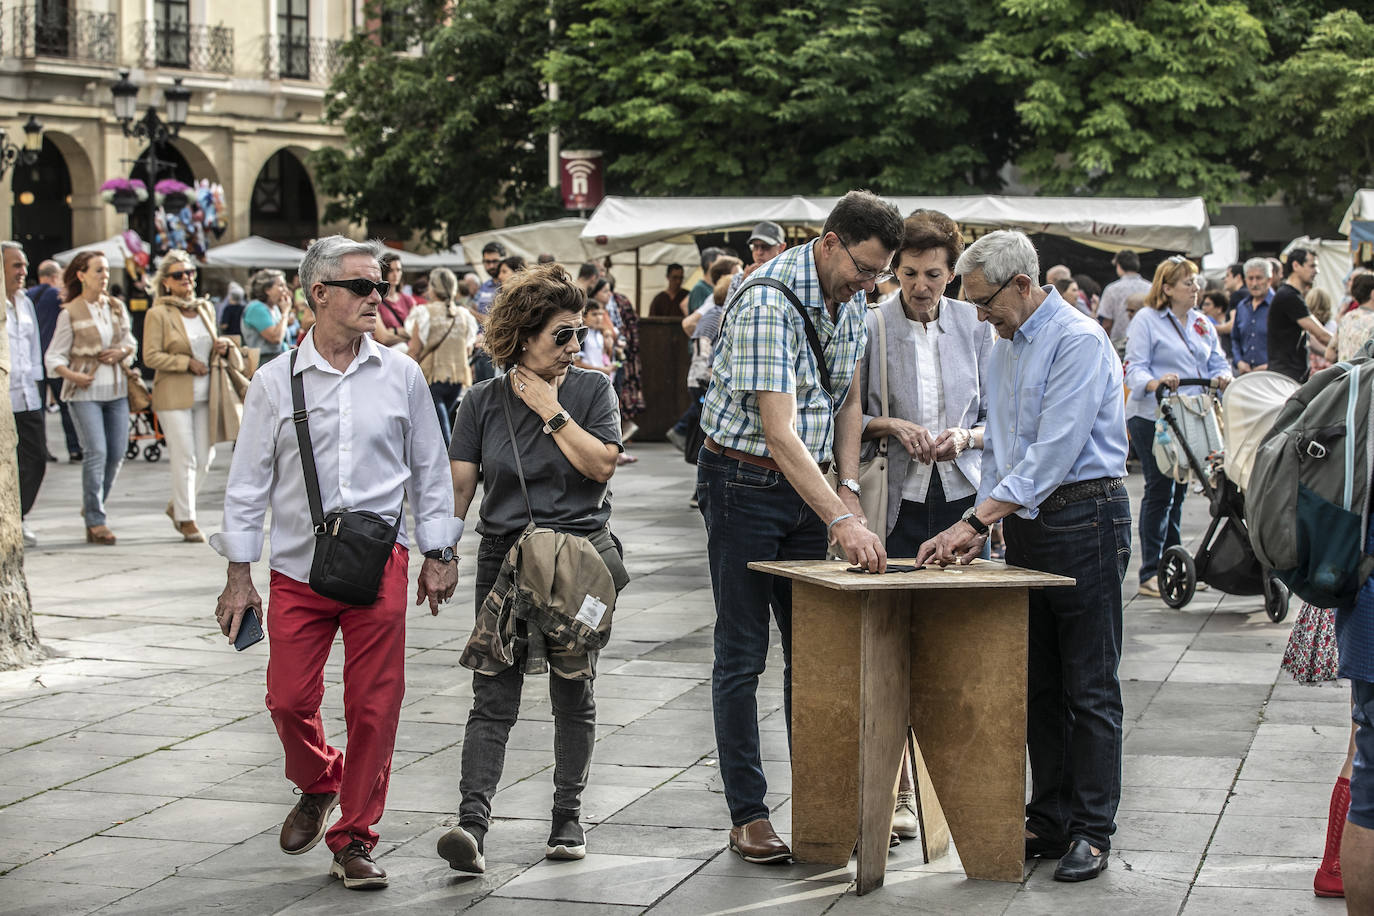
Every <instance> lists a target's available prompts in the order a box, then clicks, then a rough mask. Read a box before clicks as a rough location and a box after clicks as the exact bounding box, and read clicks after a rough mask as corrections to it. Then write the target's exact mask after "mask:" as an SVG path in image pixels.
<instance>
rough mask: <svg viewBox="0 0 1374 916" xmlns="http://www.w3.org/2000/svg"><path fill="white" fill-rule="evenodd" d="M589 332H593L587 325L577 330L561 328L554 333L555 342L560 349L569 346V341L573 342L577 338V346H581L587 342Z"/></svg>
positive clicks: (576, 328)
mask: <svg viewBox="0 0 1374 916" xmlns="http://www.w3.org/2000/svg"><path fill="white" fill-rule="evenodd" d="M589 331H591V328H589V327H587V326H586V325H585V324H584V325H581V326H579V327H575V328H574V327H564V328H559V329H558V330H557V331H554V332H553V342H554V343H556V344H558V346H560V347H566V346H567V345H568V341H570V340H572V339H573V337H574V336H576V337H577V345H578V346H581V345H582V344H584V343H586V342H587V333H588V332H589Z"/></svg>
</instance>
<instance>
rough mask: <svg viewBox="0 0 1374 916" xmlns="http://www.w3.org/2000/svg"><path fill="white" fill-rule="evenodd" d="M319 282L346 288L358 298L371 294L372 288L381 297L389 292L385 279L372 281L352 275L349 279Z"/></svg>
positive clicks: (389, 288)
mask: <svg viewBox="0 0 1374 916" xmlns="http://www.w3.org/2000/svg"><path fill="white" fill-rule="evenodd" d="M320 282H321V283H323V284H324V285H325V286H338V287H340V288H342V289H346V290H348V291H349V292H350V293H352V294H353V295H355V296H357V297H359V298H362V297H364V296H370V295H372V291H373V290H374V289H375V290H376V291H377V295H379V296H381V297H382V298H383V299H385V298H386V294H387V293H389V292H391V284H390V283H388V282H386V281H385V280H382V281H381V282H377V283H374V282H373V281H371V280H367V279H364V278H363V277H354V278H353V279H351V280H321V281H320Z"/></svg>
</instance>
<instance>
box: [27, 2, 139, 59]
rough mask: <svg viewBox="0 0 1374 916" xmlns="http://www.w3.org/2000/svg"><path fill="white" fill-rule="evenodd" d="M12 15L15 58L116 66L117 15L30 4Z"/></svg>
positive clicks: (117, 49) (117, 43)
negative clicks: (36, 58) (51, 59)
mask: <svg viewBox="0 0 1374 916" xmlns="http://www.w3.org/2000/svg"><path fill="white" fill-rule="evenodd" d="M8 12H9V14H10V28H11V32H10V34H11V36H13V37H12V45H11V47H10V49H9V50H10V51H11V53H13V55H14V56H15V57H18V58H29V59H31V58H35V57H59V58H66V59H67V60H72V61H80V62H82V63H96V64H113V63H114V62H115V58H116V56H117V55H118V53H119V29H118V26H117V25H116V22H117V19H116V15H115V14H114V13H96V12H91V11H90V10H77V9H63V8H61V7H59V6H58V5H56V4H54V5H52V6H48V5H47V4H42V5H36V4H26V5H23V6H16V7H12V8H10V9H9V10H8Z"/></svg>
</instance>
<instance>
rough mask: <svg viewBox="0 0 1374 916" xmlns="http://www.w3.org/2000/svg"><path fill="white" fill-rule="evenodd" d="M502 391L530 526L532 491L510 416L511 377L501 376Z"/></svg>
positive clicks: (504, 410)
mask: <svg viewBox="0 0 1374 916" xmlns="http://www.w3.org/2000/svg"><path fill="white" fill-rule="evenodd" d="M500 385H501V388H502V389H503V390H502V391H501V410H502V411H503V412H504V413H505V415H506V431H507V432H509V433H510V450H511V454H513V455H514V456H515V473H516V474H518V475H519V476H520V492H521V493H522V494H524V496H525V511H526V512H528V513H529V515H530V524H531V525H533V524H534V506H532V505H531V504H530V491H529V489H528V488H527V487H526V486H525V467H524V465H523V464H521V462H520V447H519V445H517V444H516V441H515V421H514V420H512V419H511V416H510V399H511V398H512V397H514V395H512V394H511V392H510V375H509V374H507V375H503V376H500Z"/></svg>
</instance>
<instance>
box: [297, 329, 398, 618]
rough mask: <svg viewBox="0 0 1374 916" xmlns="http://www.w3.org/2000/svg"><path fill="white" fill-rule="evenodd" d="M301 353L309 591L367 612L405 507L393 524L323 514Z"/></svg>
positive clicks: (339, 512)
mask: <svg viewBox="0 0 1374 916" xmlns="http://www.w3.org/2000/svg"><path fill="white" fill-rule="evenodd" d="M299 352H300V351H298V350H292V351H291V409H292V411H293V412H292V415H291V419H292V421H293V422H294V423H295V425H296V442H297V444H298V445H299V446H300V452H301V470H302V472H303V473H304V474H305V493H306V498H307V501H308V502H309V503H310V520H311V522H313V523H314V526H315V555H314V558H313V559H312V561H311V563H310V588H311V589H312V590H313V591H314V592H315V593H316V594H318V595H320V596H322V597H325V598H329V599H332V600H334V601H338V602H341V603H343V604H351V605H354V606H359V607H366V606H367V605H370V604H373V603H375V602H376V600H377V593H378V592H379V591H380V590H381V585H382V573H383V572H385V571H386V564H387V561H389V560H390V559H391V550H392V548H393V547H394V546H395V545H396V535H397V534H399V533H400V530H401V521H402V519H404V518H405V512H404V509H405V505H404V503H402V505H401V506H398V507H397V509H396V523H395V524H394V525H393V524H391V523H390V522H388V521H387V520H386V519H384V518H382V517H381V516H380V515H378V514H377V513H376V512H368V511H366V510H361V509H334V510H332V511H331V512H329V514H327V515H326V514H325V512H324V507H323V504H322V503H321V501H320V480H319V476H318V474H317V472H316V470H315V449H314V446H313V445H312V444H311V442H310V417H309V415H308V413H307V412H306V409H305V380H304V379H303V378H302V377H301V376H300V375H298V374H297V373H296V354H297V353H299Z"/></svg>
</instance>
